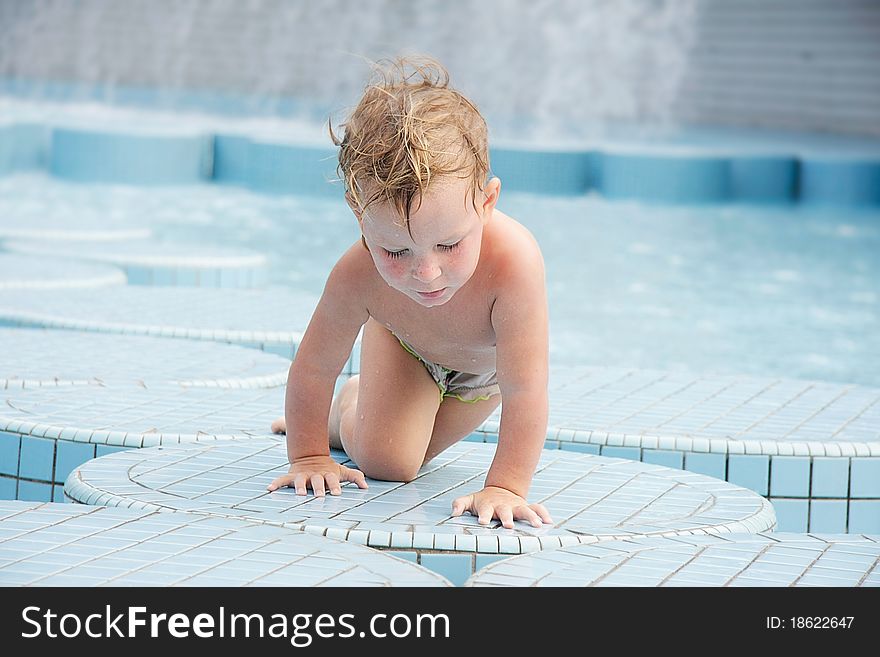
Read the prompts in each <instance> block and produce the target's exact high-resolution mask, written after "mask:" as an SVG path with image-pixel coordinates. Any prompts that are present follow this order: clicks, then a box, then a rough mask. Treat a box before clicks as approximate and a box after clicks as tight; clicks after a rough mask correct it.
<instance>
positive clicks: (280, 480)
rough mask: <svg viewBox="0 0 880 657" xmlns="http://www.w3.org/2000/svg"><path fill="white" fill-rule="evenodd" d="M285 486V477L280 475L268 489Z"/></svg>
mask: <svg viewBox="0 0 880 657" xmlns="http://www.w3.org/2000/svg"><path fill="white" fill-rule="evenodd" d="M282 486H284V477H278V478H276V479H273V480H272V483H271V484H269V485H268V486H266V490H278V489H279V488H281V487H282Z"/></svg>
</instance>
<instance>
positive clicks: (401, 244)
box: [356, 179, 499, 307]
mask: <svg viewBox="0 0 880 657" xmlns="http://www.w3.org/2000/svg"><path fill="white" fill-rule="evenodd" d="M498 188H499V184H498V181H497V179H493V180H492V181H491V182H490V183H489V185H487V187H486V189H485V190H484V193H483V194H480V192H477V208H478V211H475V210H474V207H473V205H472V204H471V196H470V193H469V191H468V182H467V181H466V180H455V181H451V182H448V183H445V184H438V185H434V186H432V187H431V188H430V189H429V190H428V192H427V193H426V194H425V197H424V198H423V199H422V203H421V205H420V206H419V208H418V210H416V211H415V212H413V213H412V214H410V229H411V230H410V231H409V232H407V229H406V226H404V225H403V223H402V221H401V219H400V218H399V217H398V216H397V213H396V212H395V211H394V210H393V209H392V208H391V207H390V206H388V205H381V206H378V205H375V204H374V205H371V206H370V207H369V208H368V209H367V211H366V212H365V213H363V214H362V215H361V216H359V217H358V218H359V220H360V224H361V231H362V232H363V235H364V239H365V240H366V242H367V246H368V247H369V249H370V253H371V255H372V256H373V262H374V263H375V265H376V269H377V270H378V272H379V275H380V276H382V279H383V280H384V281H385V282H386V283H387V284H388V285H390V286H391V287H392V288H394V289H395V290H397V291H399V292H401V293H403V294H405V295H406V296H408V297H409V298H410V299H412V300H413V301H415V302H417V303H419V304H421V305H422V306H425V307H432V306H440V305H443V304H444V303H446V302H447V301H449V300H450V299H451V298H452V297H453V295H455V293H456V292H458V290H460V289H461V288H462V287H463V286H464V284H465V283H467V282H468V281H469V280H470V278H471V276H473V273H474V271H475V270H476V268H477V262H478V261H479V258H480V246H481V244H482V238H483V226H484V225H485V223H486V222H487V221H488V220H489V218H490V217H491V215H492V210H494V208H495V202H496V200H497V197H498ZM481 200H482V204H481ZM356 214H357V213H356ZM410 232H411V233H412V237H410Z"/></svg>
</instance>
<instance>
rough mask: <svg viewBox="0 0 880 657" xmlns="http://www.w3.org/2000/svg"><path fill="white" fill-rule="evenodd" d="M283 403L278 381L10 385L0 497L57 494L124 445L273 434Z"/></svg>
mask: <svg viewBox="0 0 880 657" xmlns="http://www.w3.org/2000/svg"><path fill="white" fill-rule="evenodd" d="M283 409H284V388H282V387H278V388H249V389H230V388H196V387H192V388H181V387H180V386H178V385H164V386H156V387H153V388H143V387H141V386H119V387H115V388H104V387H98V386H74V387H63V388H37V389H32V390H19V391H17V392H12V391H9V392H7V393H6V394H5V395H4V399H3V401H2V403H0V499H3V498H6V499H25V500H35V501H43V502H49V501H60V499H61V484H63V483H64V480H65V479H66V478H67V476H68V474H69V473H70V472H71V471H72V470H73V469H74V468H75V467H77V466H78V465H80V464H82V463H84V462H86V461H88V460H90V459H93V458H95V456H102V455H104V454H109V453H112V452H115V451H119V450H122V449H129V448H133V447H134V448H137V447H149V446H152V445H168V444H176V443H187V442H196V441H212V442H213V441H216V440H223V439H242V438H250V437H252V436H266V435H270V425H271V423H272V420H274V419H275V418H277V417H278V416H279V415H281V414H282V413H283Z"/></svg>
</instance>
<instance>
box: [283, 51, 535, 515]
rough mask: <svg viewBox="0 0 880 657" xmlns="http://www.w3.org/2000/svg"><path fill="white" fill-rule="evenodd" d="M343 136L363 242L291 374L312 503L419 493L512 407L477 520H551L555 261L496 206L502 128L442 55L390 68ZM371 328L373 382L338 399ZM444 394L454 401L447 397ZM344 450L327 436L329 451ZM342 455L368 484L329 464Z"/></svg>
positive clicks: (324, 299)
mask: <svg viewBox="0 0 880 657" xmlns="http://www.w3.org/2000/svg"><path fill="white" fill-rule="evenodd" d="M380 73H381V79H379V80H378V81H376V82H375V83H374V84H371V85H369V86H368V87H367V88H366V90H365V92H364V95H363V97H362V98H361V100H360V103H359V104H358V106H357V108H356V109H355V110H354V112H353V114H352V115H351V117H350V118H349V120H348V122H347V123H345V124H344V127H345V134H344V137H343V139H342V140H341V141H340V140H339V139H338V138H337V137H336V136H335V135H334V134H333V131H332V128H331V137H332V139H333V141H334V143H335V144H336V145H337V146H339V147H340V152H339V171H340V173H341V174H342V179H343V181H344V183H345V188H346V194H345V198H346V200H347V202H348V204H349V206H350V207H351V209H352V211H353V212H354V215H355V217H357V221H358V224H359V225H360V229H361V234H362V237H361V239H360V240H359V241H358V242H356V243H355V244H354V245H352V246H351V247H350V248H349V249H348V250H347V251H346V252H345V253H344V254H343V256H342V257H341V258H340V259H339V261H338V262H337V263H336V265H335V266H334V267H333V270H332V271H331V272H330V276H329V278H328V279H327V283H326V285H325V287H324V292H323V295H322V296H321V300H320V302H319V303H318V306H317V308H316V309H315V312H314V314H313V316H312V319H311V322H310V323H309V326H308V328H307V329H306V332H305V335H304V336H303V339H302V343H301V344H300V346H299V349H298V350H297V353H296V358H295V359H294V361H293V364H292V365H291V367H290V374H289V377H288V382H287V392H286V397H285V409H284V417H283V418H280V419H279V420H276V421H275V422H274V423H273V424H272V430H273V431H275V432H276V433H281V432H284V431H285V430H286V432H287V455H288V458H289V460H290V463H291V465H290V471H289V472H288V474H286V475H284V476H281V477H278V478H277V479H275V481H273V482H272V483H271V484H270V485H269V487H268V488H269V490H270V491H274V490H277V489H278V488H280V487H283V486H291V487H293V488H295V489H296V493H297V494H298V495H305V494H306V489H307V488H311V489H312V490H313V491H314V494H315V495H318V496H322V495H324V492H325V488H326V489H329V491H330V493H331V494H333V495H339V494H340V492H341V489H340V482H346V481H348V482H354V483H356V484H357V485H358V486H359V487H360V488H366V487H367V484H366V481H365V480H364V474H366V475H367V476H369V477H372V478H373V479H382V480H390V481H410V480H412V479H413V478H415V476H416V473H417V472H418V470H419V468H421V467H422V465H423V464H425V463H427V462H428V461H429V460H431V459H432V458H433V457H435V456H436V455H437V454H439V453H440V452H442V451H443V450H445V449H446V448H447V447H449V446H450V445H452V444H454V443H456V442H458V441H459V440H461V439H462V438H464V437H465V436H467V435H469V434H470V433H471V432H472V431H473V430H474V429H475V428H477V427H478V426H479V425H480V424H481V423H482V422H483V421H484V420H485V419H486V418H487V417H488V416H489V415H490V414H491V413H492V411H493V410H495V408H496V407H497V406H498V404H499V403H500V401H501V400H502V399H503V400H504V406H503V408H502V414H501V427H500V434H499V438H498V446H497V449H496V452H495V457H494V459H493V461H492V465H491V467H490V468H489V472H488V474H487V476H486V481H485V487H484V488H483V489H482V490H480V491H477V492H474V493H473V494H470V495H466V496H463V497H459V498H458V499H456V500H455V501H454V502H453V504H452V515H453V516H459V515H461V514H462V513H463V512H465V511H467V512H469V513H470V514H472V515H475V516H477V517H478V518H479V522H480V524H484V525H485V524H488V523H489V522H490V521H491V520H492V519H493V518H497V519H498V520H500V521H501V524H502V525H503V526H504V527H508V528H512V527H513V521H514V520H525V521H528V522H530V523H531V524H532V525H533V526H535V527H540V526H541V523H542V522H547V523H550V522H552V520H551V518H550V514H549V513H548V512H547V510H546V509H545V508H544V507H543V505H541V504H529V503H528V502H527V501H526V495H527V493H528V490H529V485H530V484H531V480H532V475H533V473H534V471H535V467H536V465H537V462H538V459H539V457H540V454H541V449H542V448H543V446H544V438H545V434H546V430H547V368H548V366H547V360H548V321H547V298H546V290H545V285H544V263H543V259H542V256H541V252H540V249H539V248H538V244H537V243H536V242H535V239H534V238H533V237H532V235H531V234H530V233H529V231H528V230H526V229H525V228H524V227H523V226H521V225H520V224H518V223H517V222H516V221H514V220H513V219H511V218H510V217H508V216H507V215H505V214H504V213H502V212H501V211H500V210H497V209H496V203H497V202H498V195H499V192H500V189H501V182H500V181H499V180H498V178H492V179H490V180H488V181H487V177H488V173H489V152H488V136H487V129H486V123H485V121H484V119H483V117H482V116H481V115H480V113H479V112H478V111H477V109H476V107H474V105H472V104H471V103H470V102H469V101H468V100H467V99H466V98H464V97H463V96H462V95H461V94H460V93H458V92H457V91H454V90H453V89H451V88H450V87H449V86H448V83H449V75H448V73H447V72H446V71H445V70H444V69H443V67H442V66H441V65H439V64H438V63H436V62H435V61H433V60H430V59H418V60H397V61H395V62H393V66H391V67H389V68H386V69H385V70H381V69H380ZM362 326H363V338H362V342H361V364H360V375H359V376H355V377H352V378H351V379H350V380H348V381H346V382H345V384H344V385H343V387H342V389H341V390H340V392H339V394H338V395H337V396H336V398H335V399H333V400H332V404H331V398H332V397H333V388H334V383H335V381H336V378H337V377H338V375H339V373H340V372H341V370H342V367H343V365H344V364H345V361H346V360H347V358H348V356H349V353H350V352H351V348H352V345H353V344H354V341H355V339H356V338H357V335H358V332H359V330H360V329H361V327H362ZM438 389H439V390H438ZM328 439H329V440H328ZM331 446H332V447H336V448H342V449H344V450H345V452H346V454H348V456H349V457H351V458H352V459H353V460H354V462H355V463H357V465H358V467H359V468H360V470H354V469H351V468H347V467H345V466H342V465H340V464H338V463H336V462H335V461H334V460H333V459H332V458H330V455H329V454H330V451H329V448H330V447H331Z"/></svg>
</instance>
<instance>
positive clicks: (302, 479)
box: [293, 474, 308, 495]
mask: <svg viewBox="0 0 880 657" xmlns="http://www.w3.org/2000/svg"><path fill="white" fill-rule="evenodd" d="M307 481H308V479H307V478H306V476H305V475H304V474H298V475H296V477H294V480H293V485H294V487H295V488H296V494H297V495H305V494H306V491H307V490H308V489H307V487H306V482H307Z"/></svg>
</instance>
